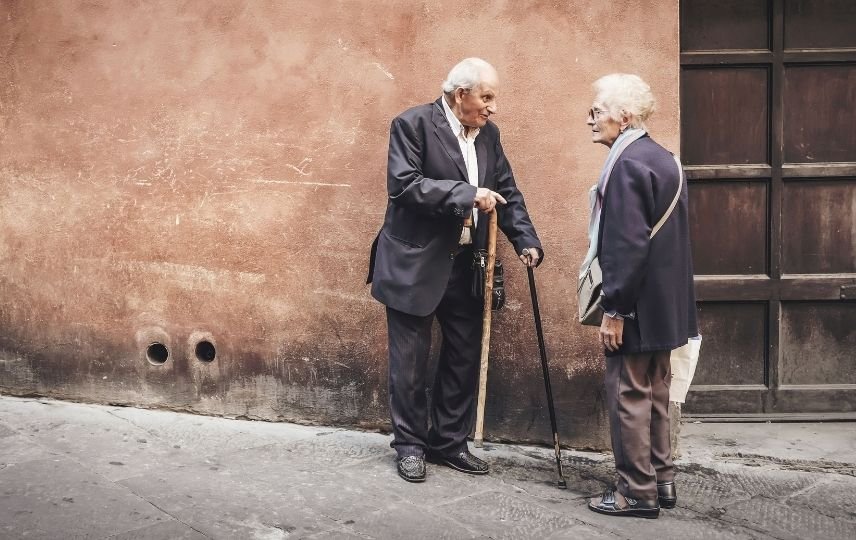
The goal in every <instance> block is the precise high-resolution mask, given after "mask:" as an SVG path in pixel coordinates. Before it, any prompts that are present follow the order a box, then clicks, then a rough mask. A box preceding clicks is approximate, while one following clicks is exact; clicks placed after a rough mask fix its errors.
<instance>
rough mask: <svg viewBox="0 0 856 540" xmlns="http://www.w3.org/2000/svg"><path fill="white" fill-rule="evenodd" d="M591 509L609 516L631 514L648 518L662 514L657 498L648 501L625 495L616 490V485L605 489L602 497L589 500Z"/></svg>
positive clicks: (655, 517)
mask: <svg viewBox="0 0 856 540" xmlns="http://www.w3.org/2000/svg"><path fill="white" fill-rule="evenodd" d="M589 510H591V511H593V512H597V513H598V514H606V515H608V516H629V517H641V518H648V519H657V517H659V515H660V505H658V504H657V501H656V499H652V500H650V501H646V500H642V499H634V498H632V497H625V496H624V495H622V494H621V493H618V492H617V491H615V488H614V487H612V488H609V489H607V490H606V491H604V492H603V495H602V496H601V497H600V498H594V499H592V500H591V501H589Z"/></svg>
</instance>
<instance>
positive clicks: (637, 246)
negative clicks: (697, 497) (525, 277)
mask: <svg viewBox="0 0 856 540" xmlns="http://www.w3.org/2000/svg"><path fill="white" fill-rule="evenodd" d="M594 88H595V92H596V97H595V99H594V102H593V103H592V106H591V109H589V113H588V120H587V123H588V125H589V127H590V128H591V135H592V142H595V143H599V144H603V145H605V146H607V147H608V148H609V149H610V150H609V154H608V156H607V158H606V163H605V164H604V166H603V170H602V172H601V175H600V180H599V182H598V184H597V192H596V193H595V195H596V196H595V197H594V198H593V208H592V219H591V221H590V226H589V235H590V247H589V253H588V255H587V256H586V261H585V262H584V263H583V269H586V268H587V267H588V265H589V264H590V263H591V262H592V261H593V260H594V258H595V256H597V258H598V259H599V262H600V268H601V270H602V273H603V289H602V294H603V296H602V301H601V306H602V308H603V321H602V323H601V327H600V339H601V342H602V343H603V346H604V349H605V354H606V377H605V379H606V380H605V383H606V404H607V408H608V410H609V425H610V430H611V435H612V451H613V454H614V455H615V468H616V472H617V473H618V483H617V484H616V486H614V487H610V488H608V489H607V490H606V491H605V492H604V494H603V495H602V496H601V497H596V498H594V499H592V500H591V502H590V503H589V508H591V510H593V511H595V512H599V513H602V514H609V515H616V516H634V517H645V518H656V517H657V516H659V514H660V508H661V507H663V508H672V507H674V506H675V503H676V501H677V495H676V490H675V482H674V479H675V471H674V467H673V465H672V450H671V444H670V443H671V441H670V438H669V383H670V376H671V374H670V364H669V357H670V353H671V351H672V349H676V348H678V347H680V346H682V345H685V344H686V343H687V340H688V338H691V337H694V336H696V335H697V334H698V331H697V328H696V307H695V293H694V291H693V267H692V252H691V250H690V237H689V209H688V202H687V201H688V199H687V184H686V182H684V181H683V171H682V170H681V166H680V163H679V162H678V161H677V160H676V159H675V158H674V157H673V156H672V154H671V153H669V151H668V150H666V149H665V148H663V147H662V146H660V145H659V144H657V143H656V142H654V140H653V139H652V138H651V137H650V136H649V135H648V132H647V131H646V128H645V121H646V120H647V119H648V118H649V117H650V115H651V113H652V112H653V110H654V96H653V94H652V93H651V89H650V87H649V86H648V85H647V84H646V83H645V82H644V81H643V80H642V79H640V78H639V77H637V76H636V75H629V74H620V73H617V74H612V75H607V76H605V77H602V78H600V79H598V80H597V81H596V82H595V83H594Z"/></svg>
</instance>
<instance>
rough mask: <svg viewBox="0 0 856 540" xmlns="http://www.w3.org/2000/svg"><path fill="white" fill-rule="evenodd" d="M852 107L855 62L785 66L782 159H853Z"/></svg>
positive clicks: (855, 140) (854, 115)
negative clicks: (783, 153) (783, 156)
mask: <svg viewBox="0 0 856 540" xmlns="http://www.w3.org/2000/svg"><path fill="white" fill-rule="evenodd" d="M854 4H856V2H854ZM854 106H856V64H838V65H829V66H804V65H803V66H787V67H786V68H785V81H784V139H785V141H784V144H785V162H787V163H817V162H841V161H856V121H854V118H856V112H854Z"/></svg>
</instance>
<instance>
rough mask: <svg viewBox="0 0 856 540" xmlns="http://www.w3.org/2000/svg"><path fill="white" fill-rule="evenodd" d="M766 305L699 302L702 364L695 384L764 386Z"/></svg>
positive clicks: (699, 366) (696, 375) (697, 372)
mask: <svg viewBox="0 0 856 540" xmlns="http://www.w3.org/2000/svg"><path fill="white" fill-rule="evenodd" d="M766 328H767V304H766V303H762V302H757V303H748V302H747V303H725V302H701V303H699V332H701V335H702V346H703V348H704V361H702V362H699V364H698V367H697V368H696V374H695V378H694V380H693V384H694V385H731V386H740V385H763V384H766V380H765V373H766V369H765V365H766V356H767V355H766V351H767V347H766V343H765V341H764V340H763V339H758V336H764V335H765V334H766Z"/></svg>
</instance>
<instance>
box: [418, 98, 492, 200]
mask: <svg viewBox="0 0 856 540" xmlns="http://www.w3.org/2000/svg"><path fill="white" fill-rule="evenodd" d="M442 99H443V96H440V97H439V99H437V101H435V102H434V106H433V107H432V108H431V121H432V122H434V133H435V134H436V135H437V138H438V139H440V143H441V144H442V145H443V148H444V149H445V150H446V153H447V154H449V158H450V159H451V160H452V161H454V162H455V165H457V166H458V171H459V172H460V173H461V178H460V179H461V180H463V181H465V182H467V181H468V180H467V165H466V163H465V162H464V156H463V155H462V154H461V147H460V145H459V144H458V139H457V137H456V136H455V134H454V133H452V126H450V125H449V120H448V119H446V111H445V110H443V103H442V101H441V100H442ZM475 146H476V159H477V161H478V167H479V187H482V186H484V177H485V173H486V171H487V147H486V146H485V137H484V129H482V130H481V131H480V132H479V135H478V136H477V137H476V140H475Z"/></svg>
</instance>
